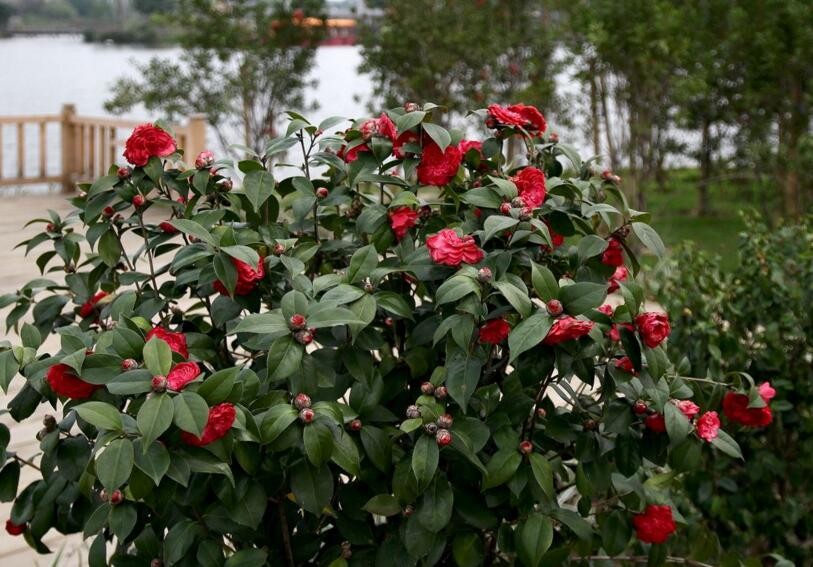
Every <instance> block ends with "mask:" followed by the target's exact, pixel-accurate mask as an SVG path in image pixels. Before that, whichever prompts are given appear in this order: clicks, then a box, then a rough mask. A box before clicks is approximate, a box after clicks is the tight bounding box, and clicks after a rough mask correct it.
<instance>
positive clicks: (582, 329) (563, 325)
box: [542, 316, 595, 346]
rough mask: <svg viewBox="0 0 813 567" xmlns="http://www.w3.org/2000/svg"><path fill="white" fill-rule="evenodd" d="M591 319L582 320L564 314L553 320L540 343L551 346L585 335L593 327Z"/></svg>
mask: <svg viewBox="0 0 813 567" xmlns="http://www.w3.org/2000/svg"><path fill="white" fill-rule="evenodd" d="M593 325H595V323H593V322H592V321H584V320H581V319H576V318H574V317H570V316H566V317H562V318H561V319H557V320H556V321H554V322H553V326H552V327H551V328H550V331H548V334H547V336H545V338H544V340H543V341H542V344H544V345H548V346H553V345H558V344H560V343H563V342H566V341H572V340H574V339H578V338H579V337H583V336H585V335H587V334H588V333H589V332H590V331H591V330H592V328H593Z"/></svg>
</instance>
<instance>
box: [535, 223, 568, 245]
mask: <svg viewBox="0 0 813 567" xmlns="http://www.w3.org/2000/svg"><path fill="white" fill-rule="evenodd" d="M542 220H543V221H544V222H545V226H547V227H548V232H549V233H550V241H551V244H553V248H554V250H555V249H556V248H559V247H560V246H561V245H562V244H564V243H565V237H564V236H562V235H561V234H559V233H558V232H556V231H555V230H553V228H551V226H550V223H549V222H548V221H547V220H545V219H542ZM540 248H541V249H542V250H543V251H546V252H552V251H553V250H551V247H550V246H548V245H547V244H543V245H542V246H540Z"/></svg>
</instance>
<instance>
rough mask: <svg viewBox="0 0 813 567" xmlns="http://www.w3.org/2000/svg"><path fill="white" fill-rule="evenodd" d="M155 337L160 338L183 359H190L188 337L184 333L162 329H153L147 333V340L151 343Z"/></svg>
mask: <svg viewBox="0 0 813 567" xmlns="http://www.w3.org/2000/svg"><path fill="white" fill-rule="evenodd" d="M153 337H156V338H159V339H161V340H162V341H164V342H165V343H167V344H168V345H169V348H170V349H172V350H173V351H174V352H177V353H178V354H180V355H181V356H182V357H184V358H189V349H188V348H187V346H186V335H184V334H183V333H173V332H172V331H167V330H166V329H164V328H162V327H153V329H152V330H151V331H150V332H149V333H147V337H146V340H147V341H149V340H150V339H151V338H153Z"/></svg>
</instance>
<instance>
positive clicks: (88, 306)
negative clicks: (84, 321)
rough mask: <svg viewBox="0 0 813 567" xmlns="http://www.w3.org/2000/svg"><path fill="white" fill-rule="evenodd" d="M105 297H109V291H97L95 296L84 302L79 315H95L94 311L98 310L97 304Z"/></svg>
mask: <svg viewBox="0 0 813 567" xmlns="http://www.w3.org/2000/svg"><path fill="white" fill-rule="evenodd" d="M105 297H107V292H105V291H100V292H97V293H96V294H95V295H94V296H93V297H91V298H90V299H88V300H87V301H85V302H84V303H83V304H82V307H80V308H79V316H80V317H83V318H84V317H90V316H91V315H93V312H94V311H96V304H97V303H99V301H100V300H102V299H104V298H105Z"/></svg>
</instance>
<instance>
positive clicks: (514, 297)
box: [492, 280, 533, 318]
mask: <svg viewBox="0 0 813 567" xmlns="http://www.w3.org/2000/svg"><path fill="white" fill-rule="evenodd" d="M492 285H493V286H494V287H495V288H497V290H498V291H499V292H500V293H501V294H502V296H503V297H504V298H505V299H506V300H508V303H510V304H511V307H513V308H514V309H516V311H517V313H519V314H520V315H521V316H522V317H523V318H527V317H528V316H529V315H530V314H531V310H532V309H533V304H532V303H531V299H530V298H529V297H528V294H527V293H525V292H524V291H522V290H521V289H519V288H518V287H517V286H515V285H513V284H511V283H509V282H507V281H504V280H503V281H498V282H493V283H492Z"/></svg>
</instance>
